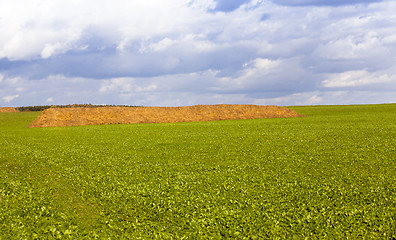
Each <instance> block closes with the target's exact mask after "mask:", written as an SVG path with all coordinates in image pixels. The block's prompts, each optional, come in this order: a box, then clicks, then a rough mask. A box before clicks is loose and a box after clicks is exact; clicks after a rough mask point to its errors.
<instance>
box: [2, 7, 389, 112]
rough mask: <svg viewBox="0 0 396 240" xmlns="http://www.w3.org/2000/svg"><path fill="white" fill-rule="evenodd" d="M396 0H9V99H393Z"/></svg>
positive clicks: (165, 102) (5, 50)
mask: <svg viewBox="0 0 396 240" xmlns="http://www.w3.org/2000/svg"><path fill="white" fill-rule="evenodd" d="M395 12H396V1H390V0H383V1H381V0H369V1H365V0H351V1H342V0H332V1H330V0H294V1H293V0H287V1H286V0H234V1H232V0H161V1H159V0H135V1H129V0H117V1H112V0H95V1H94V0H57V1H52V0H12V1H11V0H10V1H8V0H5V1H1V2H0V106H30V105H49V104H73V103H92V104H117V105H118V104H120V105H121V104H127V105H144V106H185V105H195V104H220V103H227V104H262V105H311V104H356V103H357V104H361V103H388V102H396V14H395Z"/></svg>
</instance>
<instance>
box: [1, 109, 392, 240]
mask: <svg viewBox="0 0 396 240" xmlns="http://www.w3.org/2000/svg"><path fill="white" fill-rule="evenodd" d="M292 108H293V109H294V110H296V111H298V112H299V113H302V114H305V115H307V116H308V117H305V118H288V119H257V120H232V121H214V122H195V123H172V124H136V125H102V126H84V127H63V128H36V129H28V128H26V126H27V125H28V124H29V123H30V122H31V121H32V120H33V119H35V117H37V116H38V114H39V113H37V112H30V113H29V112H25V113H2V114H0V146H1V148H0V209H1V211H0V239H25V238H26V239H37V238H39V239H46V238H50V239H54V238H55V239H56V238H63V239H81V238H83V239H95V238H98V239H103V238H111V239H118V238H139V237H140V238H142V239H153V238H160V239H171V238H173V239H182V238H185V239H186V238H187V239H208V238H213V239H219V238H225V239H229V238H236V239H286V238H287V239H291V238H292V239H293V238H294V239H304V238H305V237H307V238H309V239H312V238H313V239H395V238H396V121H395V120H396V104H384V105H361V106H306V107H292Z"/></svg>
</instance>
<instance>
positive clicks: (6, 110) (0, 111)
mask: <svg viewBox="0 0 396 240" xmlns="http://www.w3.org/2000/svg"><path fill="white" fill-rule="evenodd" d="M3 112H18V110H16V109H15V108H13V107H0V113H3Z"/></svg>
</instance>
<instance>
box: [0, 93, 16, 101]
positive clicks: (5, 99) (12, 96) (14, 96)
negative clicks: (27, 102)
mask: <svg viewBox="0 0 396 240" xmlns="http://www.w3.org/2000/svg"><path fill="white" fill-rule="evenodd" d="M18 97H19V94H16V95H11V96H5V97H2V99H3V101H4V102H6V103H9V102H11V101H12V100H14V99H16V98H18Z"/></svg>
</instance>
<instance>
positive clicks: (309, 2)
mask: <svg viewBox="0 0 396 240" xmlns="http://www.w3.org/2000/svg"><path fill="white" fill-rule="evenodd" d="M273 1H274V2H275V3H277V4H282V5H287V6H340V5H353V4H359V3H360V4H368V3H373V2H381V1H382V0H348V1H345V0H273Z"/></svg>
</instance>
